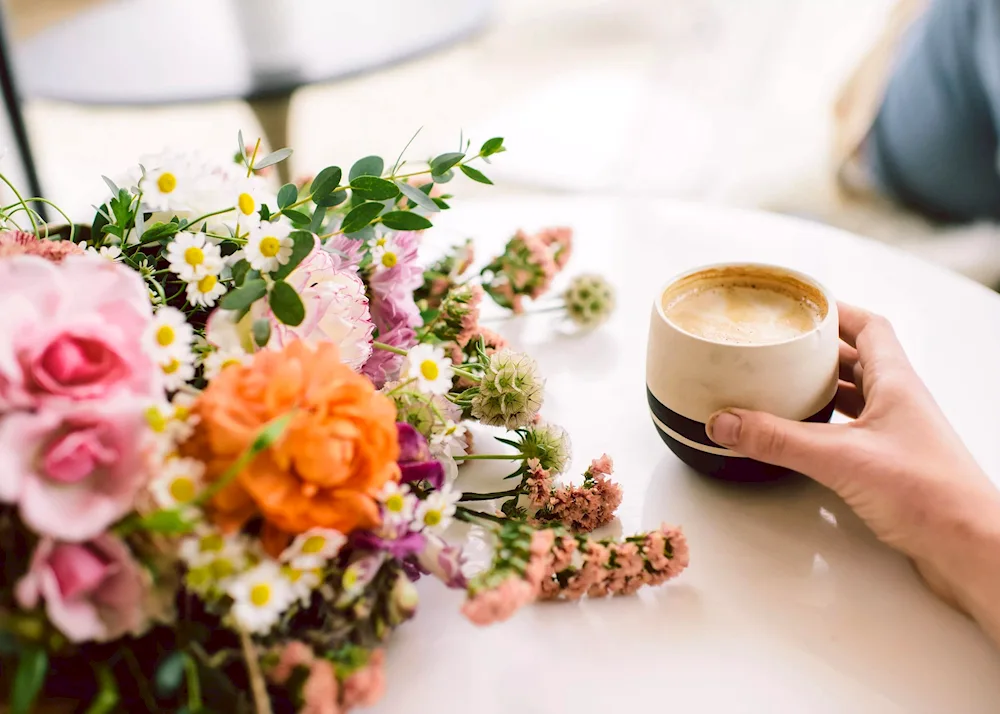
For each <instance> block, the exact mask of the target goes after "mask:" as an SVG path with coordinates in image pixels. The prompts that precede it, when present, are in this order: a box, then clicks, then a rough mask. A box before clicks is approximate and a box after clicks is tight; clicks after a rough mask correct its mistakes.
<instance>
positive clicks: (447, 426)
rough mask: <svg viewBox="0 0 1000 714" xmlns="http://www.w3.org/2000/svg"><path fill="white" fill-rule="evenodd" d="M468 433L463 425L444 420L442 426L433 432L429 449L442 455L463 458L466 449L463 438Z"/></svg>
mask: <svg viewBox="0 0 1000 714" xmlns="http://www.w3.org/2000/svg"><path fill="white" fill-rule="evenodd" d="M468 431H469V430H468V429H466V428H465V425H464V424H462V423H460V422H459V423H455V422H453V421H452V420H451V419H446V420H445V422H444V426H443V427H441V428H440V429H437V430H435V432H434V434H433V435H432V436H431V447H432V448H433V449H434V451H435V452H437V453H444V454H447V455H448V456H464V455H465V453H466V448H467V447H468V442H467V441H466V438H465V436H466V434H467V433H468Z"/></svg>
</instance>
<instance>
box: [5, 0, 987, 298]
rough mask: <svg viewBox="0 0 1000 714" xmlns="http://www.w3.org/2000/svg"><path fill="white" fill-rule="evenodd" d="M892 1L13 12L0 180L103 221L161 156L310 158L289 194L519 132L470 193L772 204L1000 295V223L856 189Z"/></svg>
mask: <svg viewBox="0 0 1000 714" xmlns="http://www.w3.org/2000/svg"><path fill="white" fill-rule="evenodd" d="M895 5H896V2H894V0H836V1H833V0H753V1H752V2H750V1H749V0H682V1H677V0H543V1H539V0H423V1H422V2H413V1H412V0H410V1H409V2H396V1H395V0H369V1H368V2H364V3H346V2H337V1H335V0H329V1H326V0H170V2H167V1H166V0H159V1H157V0H6V2H5V4H4V6H3V7H4V10H3V18H2V20H3V29H4V34H5V37H4V42H3V44H4V50H5V52H4V55H5V57H6V61H5V65H6V66H7V68H8V70H9V75H10V82H7V81H5V82H4V86H5V90H7V89H13V90H14V91H15V92H16V93H17V94H18V95H19V97H20V101H15V100H14V99H12V98H11V96H12V95H11V93H10V92H5V94H6V96H7V104H8V115H9V117H10V121H8V126H6V127H5V131H4V133H3V134H2V135H0V141H2V142H3V144H4V145H5V146H6V147H7V155H6V157H5V158H4V159H3V167H4V169H5V171H6V172H7V173H8V175H10V176H12V177H19V178H20V179H22V180H23V177H24V175H25V171H27V172H28V173H29V174H30V173H31V167H32V166H33V167H34V172H35V174H36V175H37V179H38V182H39V183H40V185H41V187H42V191H43V192H44V195H45V196H47V197H48V198H50V199H52V200H54V201H56V202H58V203H59V204H60V205H62V206H63V207H65V208H66V209H67V210H68V211H69V212H70V213H71V215H73V216H74V217H80V218H82V219H84V220H88V221H89V219H90V217H91V216H92V212H93V210H92V209H91V208H90V206H91V204H93V203H97V202H99V201H100V200H102V198H103V197H104V194H105V191H106V189H105V187H104V185H103V182H102V181H101V179H100V176H101V174H105V175H109V176H115V175H120V174H121V173H122V172H123V171H124V170H125V169H126V168H127V167H129V166H130V165H132V164H134V163H135V162H136V161H137V160H138V158H139V157H140V156H141V155H143V154H145V153H150V152H157V151H160V150H162V149H164V148H175V149H178V150H197V151H200V152H203V153H206V154H208V155H212V156H216V157H218V158H220V159H227V158H229V157H230V156H231V155H232V154H234V153H235V151H236V149H237V147H236V132H237V130H242V131H243V133H244V136H245V137H248V139H250V138H252V137H257V136H261V137H263V138H264V143H265V145H270V146H271V147H272V148H277V147H276V146H274V145H275V144H286V143H287V145H289V146H291V147H293V148H294V149H295V154H294V155H293V157H292V159H291V163H290V167H289V168H290V172H291V177H292V178H297V177H302V176H308V175H309V174H310V173H312V172H314V171H316V170H317V169H319V168H321V167H323V166H326V165H328V164H331V163H337V164H338V165H341V166H346V165H350V164H351V163H352V162H353V161H354V160H355V159H357V158H359V157H361V156H364V155H367V154H372V153H378V154H382V155H391V157H392V158H394V157H395V156H396V154H398V153H399V151H400V149H401V148H402V147H403V146H404V145H405V144H406V142H407V141H408V140H409V139H410V137H411V136H412V135H413V134H414V132H415V131H416V130H417V129H420V128H421V127H422V128H423V129H422V131H421V132H420V134H419V136H417V138H416V140H415V141H414V142H413V145H412V146H411V148H410V152H409V154H408V155H409V156H411V157H412V158H420V157H423V156H426V155H429V154H431V153H437V152H439V151H444V150H450V149H451V147H452V146H453V145H454V146H457V144H458V141H459V132H460V131H462V132H464V135H465V136H468V137H471V138H472V139H473V141H474V142H475V141H482V140H484V139H485V138H488V137H489V136H494V135H503V136H505V137H506V144H507V146H508V147H509V152H508V153H507V154H505V155H504V156H502V157H500V158H499V159H498V160H497V161H495V163H494V168H493V171H492V172H491V174H490V175H491V177H492V178H493V179H494V180H495V181H496V182H497V186H496V187H492V188H490V187H481V186H476V185H471V184H469V183H466V184H464V185H463V195H464V196H469V197H472V198H475V197H479V196H488V195H490V194H492V195H496V194H500V193H504V194H518V193H526V192H531V193H533V194H539V193H542V194H550V195H552V196H559V195H569V194H572V195H581V194H583V195H588V196H592V197H593V199H594V200H595V201H603V200H607V199H609V198H612V197H615V196H619V195H621V196H629V197H636V196H639V197H644V198H649V199H655V198H671V199H684V200H695V201H702V202H708V203H712V204H720V205H736V206H742V207H753V208H761V209H764V210H770V211H776V212H782V213H788V214H793V215H797V216H802V217H805V218H808V219H811V220H815V221H819V222H823V223H828V224H832V225H835V226H841V227H844V228H847V229H850V230H852V231H855V232H857V233H860V234H862V235H867V236H871V237H874V238H877V239H879V240H882V241H886V242H889V243H892V244H895V245H899V246H901V247H903V248H904V249H906V250H910V251H913V252H916V253H919V254H921V255H923V256H925V257H926V258H928V259H930V260H933V261H936V262H939V263H943V264H945V265H948V266H950V267H952V268H954V269H956V270H959V271H961V272H964V273H965V274H967V275H969V276H970V277H973V278H974V279H976V280H979V281H981V282H983V283H986V284H989V285H991V286H993V285H996V284H998V283H1000V233H998V232H997V231H996V229H995V228H994V226H993V225H991V224H986V223H982V224H973V225H965V226H958V227H955V226H951V227H948V226H941V225H936V224H934V223H931V222H929V221H927V220H925V219H923V218H920V217H918V216H916V215H915V214H912V213H909V212H907V211H905V210H902V209H899V208H897V207H895V206H893V205H891V204H890V203H888V202H886V201H881V200H874V199H869V198H848V197H846V196H844V195H843V194H842V192H840V191H838V190H837V188H836V183H835V181H834V172H833V169H832V165H831V146H832V143H833V138H834V128H835V127H834V122H833V118H834V112H833V108H834V104H835V101H836V100H837V97H838V95H839V93H840V91H841V89H842V87H843V86H844V83H845V82H846V81H847V80H848V78H849V77H850V76H851V75H852V73H854V71H855V69H856V68H857V66H858V63H859V62H860V61H861V60H862V58H863V57H864V56H865V55H866V53H868V52H869V51H870V50H871V48H872V47H873V45H875V44H876V42H877V41H878V39H879V38H880V37H881V36H882V34H883V32H884V30H885V28H886V23H887V20H888V18H889V16H890V12H891V11H892V9H893V7H894V6H895ZM8 85H9V86H8ZM11 103H13V104H14V105H15V106H14V107H13V108H12V107H10V104H11ZM18 109H20V112H18V111H17V110H18ZM18 114H20V117H19V116H18ZM19 118H20V119H23V125H24V137H25V138H26V139H27V142H26V144H25V143H24V142H18V141H17V138H18V137H17V133H18V132H17V131H16V127H17V122H18V120H19ZM12 126H13V127H14V128H13V129H12ZM22 144H23V145H22ZM25 147H27V149H26V148H25ZM25 153H30V160H29V161H22V160H21V159H22V158H23V157H22V154H25ZM25 166H27V169H25V168H24V167H25Z"/></svg>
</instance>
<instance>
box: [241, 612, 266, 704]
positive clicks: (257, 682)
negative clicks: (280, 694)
mask: <svg viewBox="0 0 1000 714" xmlns="http://www.w3.org/2000/svg"><path fill="white" fill-rule="evenodd" d="M239 634H240V645H241V647H242V649H243V659H244V661H245V662H246V666H247V677H248V678H249V680H250V692H251V694H253V703H254V708H255V709H256V710H257V714H272V710H271V698H270V697H269V696H268V694H267V682H265V681H264V674H263V672H261V671H260V661H259V660H258V659H257V651H256V649H255V648H254V646H253V641H252V640H251V639H250V635H249V634H247V632H246V630H243V629H240V631H239Z"/></svg>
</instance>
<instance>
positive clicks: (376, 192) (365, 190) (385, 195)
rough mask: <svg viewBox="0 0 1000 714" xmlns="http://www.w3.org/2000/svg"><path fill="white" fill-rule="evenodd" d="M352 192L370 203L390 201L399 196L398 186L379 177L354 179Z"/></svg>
mask: <svg viewBox="0 0 1000 714" xmlns="http://www.w3.org/2000/svg"><path fill="white" fill-rule="evenodd" d="M351 190H352V191H354V192H356V193H357V194H359V195H360V196H361V197H362V198H364V199H367V200H369V201H388V200H390V199H393V198H395V197H396V196H398V195H399V189H398V188H396V184H394V183H393V182H392V181H386V180H385V179H381V178H378V177H377V176H358V177H357V178H356V179H352V180H351Z"/></svg>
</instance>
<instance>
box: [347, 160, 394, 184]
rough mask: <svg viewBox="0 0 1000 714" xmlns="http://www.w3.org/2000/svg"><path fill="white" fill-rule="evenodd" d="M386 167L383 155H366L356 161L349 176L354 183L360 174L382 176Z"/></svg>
mask: <svg viewBox="0 0 1000 714" xmlns="http://www.w3.org/2000/svg"><path fill="white" fill-rule="evenodd" d="M384 168H385V162H384V161H382V157H381V156H366V157H365V158H363V159H358V160H357V161H355V162H354V166H352V167H351V172H350V173H349V174H348V178H349V180H350V181H351V183H353V182H354V179H356V178H357V177H358V176H381V175H382V170H383V169H384Z"/></svg>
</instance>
